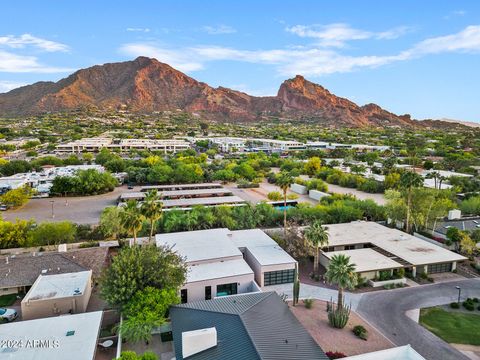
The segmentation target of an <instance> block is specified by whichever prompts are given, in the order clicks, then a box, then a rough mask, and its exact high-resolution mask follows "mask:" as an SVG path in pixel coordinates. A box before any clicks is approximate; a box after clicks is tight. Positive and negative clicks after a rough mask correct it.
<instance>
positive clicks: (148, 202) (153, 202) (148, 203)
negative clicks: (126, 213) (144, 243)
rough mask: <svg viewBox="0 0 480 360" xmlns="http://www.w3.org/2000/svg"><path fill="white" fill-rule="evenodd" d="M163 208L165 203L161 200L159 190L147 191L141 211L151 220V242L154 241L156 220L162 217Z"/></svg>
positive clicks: (149, 239)
mask: <svg viewBox="0 0 480 360" xmlns="http://www.w3.org/2000/svg"><path fill="white" fill-rule="evenodd" d="M162 208H163V204H162V202H161V201H160V195H159V194H158V192H157V190H151V191H149V192H147V195H146V196H145V199H144V200H143V203H142V205H141V206H140V211H141V213H142V215H143V216H144V217H145V218H146V219H148V221H149V222H150V236H149V238H148V241H149V242H151V241H152V236H153V230H154V229H155V222H157V221H158V220H160V218H161V217H162Z"/></svg>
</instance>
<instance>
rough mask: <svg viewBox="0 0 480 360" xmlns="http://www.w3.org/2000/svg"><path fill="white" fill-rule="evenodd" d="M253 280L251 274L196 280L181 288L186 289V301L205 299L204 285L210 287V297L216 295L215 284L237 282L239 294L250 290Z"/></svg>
mask: <svg viewBox="0 0 480 360" xmlns="http://www.w3.org/2000/svg"><path fill="white" fill-rule="evenodd" d="M252 281H254V276H253V274H246V275H240V276H232V277H225V278H219V279H212V280H205V281H196V282H191V283H187V284H185V285H184V286H183V288H182V289H187V301H188V302H192V301H199V300H205V287H206V286H211V287H212V299H213V298H215V297H216V296H217V285H223V284H232V283H237V292H238V293H239V294H242V293H248V292H250V291H251V290H250V289H251V288H252V287H251V283H252Z"/></svg>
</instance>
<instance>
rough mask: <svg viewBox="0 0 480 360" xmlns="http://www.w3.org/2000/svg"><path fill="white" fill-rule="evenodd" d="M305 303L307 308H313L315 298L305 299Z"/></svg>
mask: <svg viewBox="0 0 480 360" xmlns="http://www.w3.org/2000/svg"><path fill="white" fill-rule="evenodd" d="M303 303H304V304H305V307H306V308H307V309H311V308H312V307H313V299H304V300H303Z"/></svg>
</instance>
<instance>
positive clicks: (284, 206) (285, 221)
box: [283, 189, 287, 236]
mask: <svg viewBox="0 0 480 360" xmlns="http://www.w3.org/2000/svg"><path fill="white" fill-rule="evenodd" d="M283 233H284V234H285V236H287V190H286V189H285V190H283Z"/></svg>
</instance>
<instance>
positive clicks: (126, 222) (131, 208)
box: [120, 200, 145, 244]
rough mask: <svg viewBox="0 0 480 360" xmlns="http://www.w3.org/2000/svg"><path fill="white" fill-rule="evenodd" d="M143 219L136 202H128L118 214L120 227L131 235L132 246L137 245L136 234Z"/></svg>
mask: <svg viewBox="0 0 480 360" xmlns="http://www.w3.org/2000/svg"><path fill="white" fill-rule="evenodd" d="M144 218H145V217H144V216H143V214H142V213H141V212H140V209H139V208H138V203H137V201H135V200H128V201H127V203H126V205H125V206H124V207H123V209H122V212H121V213H120V221H121V224H122V226H123V227H124V228H125V229H126V230H128V232H129V233H130V234H132V236H133V244H136V243H137V233H138V231H139V230H140V229H141V228H142V225H143V220H144Z"/></svg>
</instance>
